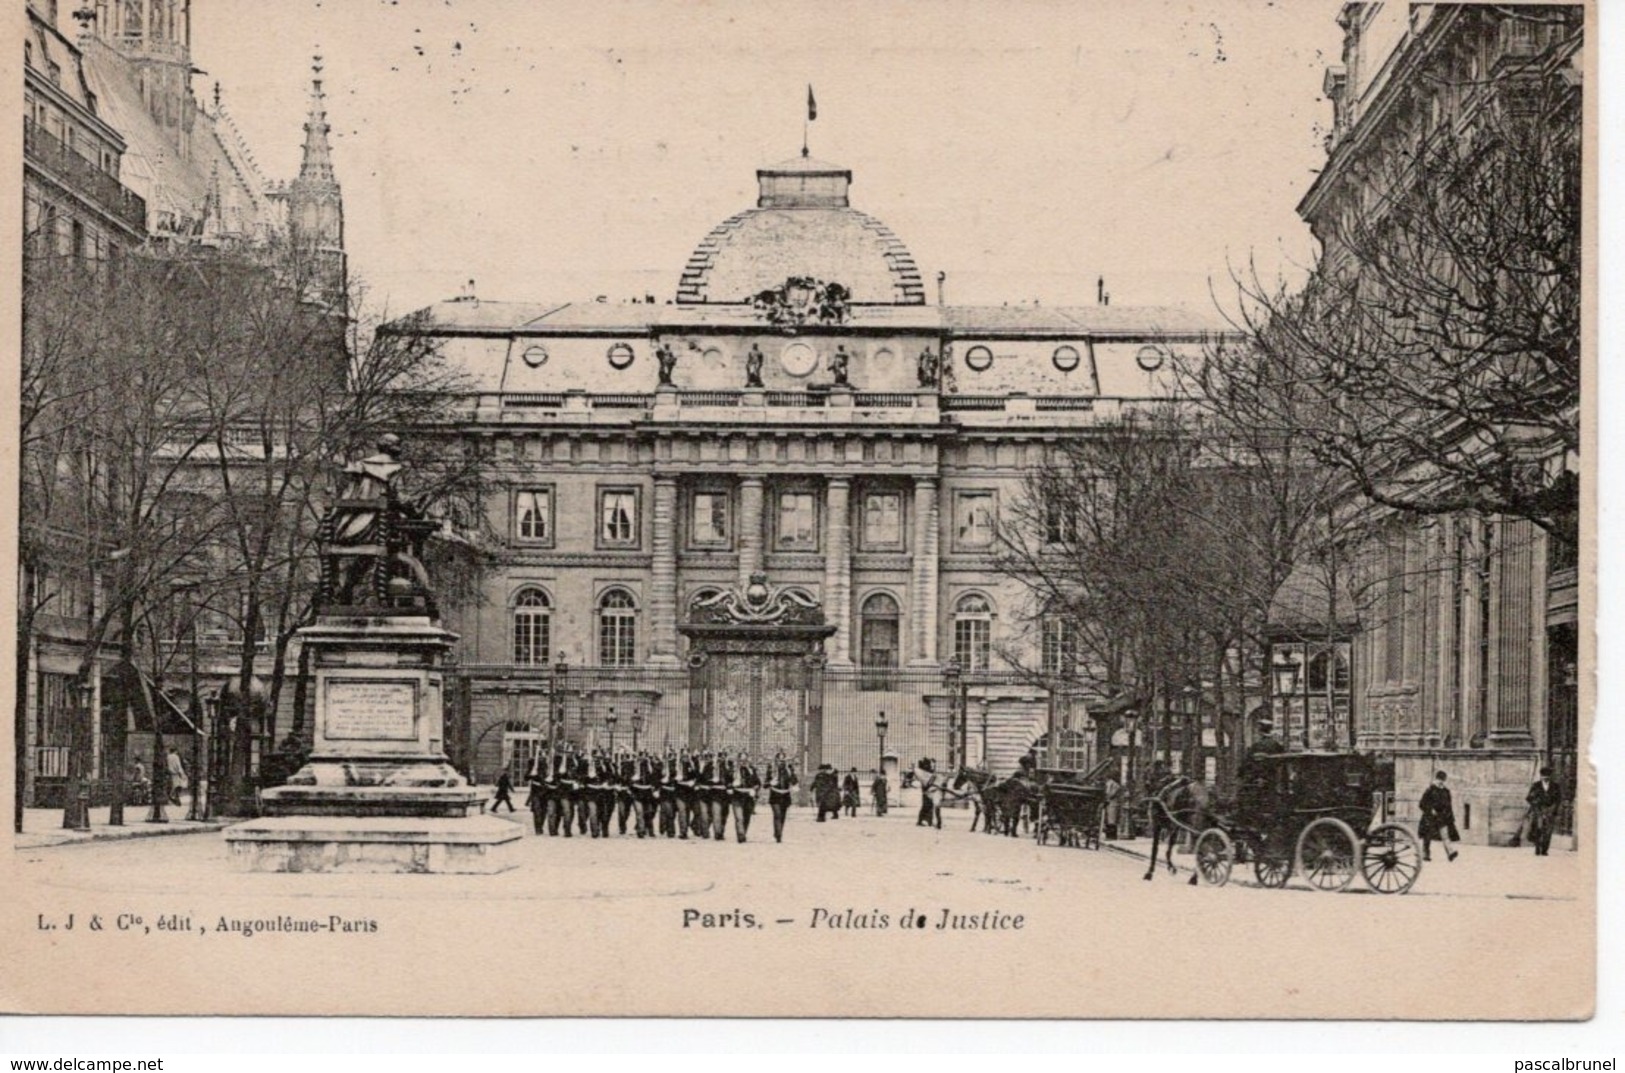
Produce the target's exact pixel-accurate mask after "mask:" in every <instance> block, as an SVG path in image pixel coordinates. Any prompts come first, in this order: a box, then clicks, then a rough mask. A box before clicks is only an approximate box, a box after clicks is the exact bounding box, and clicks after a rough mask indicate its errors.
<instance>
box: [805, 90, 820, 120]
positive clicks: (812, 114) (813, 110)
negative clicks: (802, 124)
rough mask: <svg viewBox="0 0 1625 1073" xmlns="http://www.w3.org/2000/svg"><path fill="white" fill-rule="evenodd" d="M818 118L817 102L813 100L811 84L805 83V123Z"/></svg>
mask: <svg viewBox="0 0 1625 1073" xmlns="http://www.w3.org/2000/svg"><path fill="white" fill-rule="evenodd" d="M817 118H818V102H817V101H816V100H814V99H813V91H812V83H811V82H808V83H807V121H808V122H809V123H810V122H812V121H813V120H814V119H817Z"/></svg>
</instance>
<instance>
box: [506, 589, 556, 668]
mask: <svg viewBox="0 0 1625 1073" xmlns="http://www.w3.org/2000/svg"><path fill="white" fill-rule="evenodd" d="M552 634H553V601H552V600H549V599H548V598H547V593H545V592H543V591H542V590H541V589H520V590H519V592H518V593H516V594H515V595H514V598H513V661H514V663H516V664H518V665H519V666H521V667H539V666H542V665H544V664H546V663H547V661H548V659H549V658H550V653H551V652H552V640H553V637H552Z"/></svg>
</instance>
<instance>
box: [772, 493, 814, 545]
mask: <svg viewBox="0 0 1625 1073" xmlns="http://www.w3.org/2000/svg"><path fill="white" fill-rule="evenodd" d="M774 546H775V547H777V548H778V549H779V550H780V551H817V550H818V499H817V497H816V496H814V495H813V493H811V492H780V493H779V531H778V539H777V541H776V543H775V545H774Z"/></svg>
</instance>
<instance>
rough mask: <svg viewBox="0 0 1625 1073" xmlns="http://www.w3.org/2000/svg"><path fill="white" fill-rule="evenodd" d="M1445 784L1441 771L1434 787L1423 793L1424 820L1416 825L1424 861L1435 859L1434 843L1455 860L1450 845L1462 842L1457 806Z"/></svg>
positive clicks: (1434, 779)
mask: <svg viewBox="0 0 1625 1073" xmlns="http://www.w3.org/2000/svg"><path fill="white" fill-rule="evenodd" d="M1444 784H1445V773H1444V772H1442V771H1441V772H1439V773H1438V774H1436V775H1434V776H1433V785H1432V786H1429V787H1428V788H1427V789H1426V790H1424V791H1423V792H1422V800H1421V802H1420V806H1421V810H1422V819H1421V821H1420V822H1418V823H1417V825H1416V833H1417V834H1418V835H1420V836H1421V838H1422V859H1423V860H1424V861H1431V860H1432V859H1433V854H1432V852H1431V850H1432V843H1434V842H1438V843H1439V844H1440V845H1442V846H1444V851H1445V853H1446V854H1447V855H1448V856H1449V858H1450V859H1451V860H1455V859H1456V851H1455V850H1453V849H1451V848H1450V843H1451V842H1459V841H1461V835H1460V834H1458V833H1457V832H1456V806H1455V805H1454V804H1453V803H1452V802H1451V800H1450V791H1449V790H1447V789H1445V786H1444Z"/></svg>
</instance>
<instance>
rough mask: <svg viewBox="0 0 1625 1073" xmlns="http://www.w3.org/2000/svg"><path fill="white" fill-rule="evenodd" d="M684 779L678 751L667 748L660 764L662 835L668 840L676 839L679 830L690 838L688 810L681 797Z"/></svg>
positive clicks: (685, 836)
mask: <svg viewBox="0 0 1625 1073" xmlns="http://www.w3.org/2000/svg"><path fill="white" fill-rule="evenodd" d="M682 779H683V763H682V761H681V760H680V759H678V756H677V750H676V749H673V748H670V747H667V749H666V758H665V759H664V760H663V761H661V763H660V833H661V834H663V835H665V836H666V837H667V838H676V837H677V834H678V830H679V828H680V829H681V830H682V837H684V838H687V837H688V809H687V808H686V806H685V805H684V804H683V801H682V798H681V797H680V796H679V795H680V792H681V785H680V784H681V782H682Z"/></svg>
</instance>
